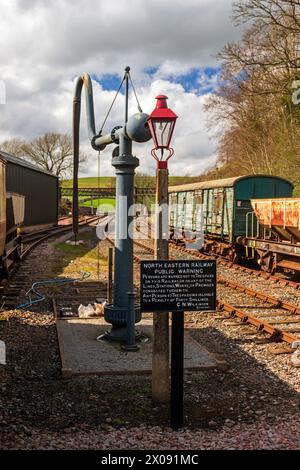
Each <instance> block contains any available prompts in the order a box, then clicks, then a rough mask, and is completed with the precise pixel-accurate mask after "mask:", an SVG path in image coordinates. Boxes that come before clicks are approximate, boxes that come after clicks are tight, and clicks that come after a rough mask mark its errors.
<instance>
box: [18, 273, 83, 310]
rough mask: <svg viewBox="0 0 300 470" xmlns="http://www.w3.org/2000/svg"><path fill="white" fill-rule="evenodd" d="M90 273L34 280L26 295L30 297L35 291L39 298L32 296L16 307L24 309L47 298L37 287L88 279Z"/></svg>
mask: <svg viewBox="0 0 300 470" xmlns="http://www.w3.org/2000/svg"><path fill="white" fill-rule="evenodd" d="M90 275H91V273H87V272H83V273H82V276H81V277H78V278H69V277H59V278H56V279H47V280H44V281H37V282H34V283H33V284H32V286H31V288H30V289H29V291H28V292H26V294H25V295H26V297H28V296H29V295H30V293H33V294H35V295H36V296H37V298H36V299H34V300H31V298H30V300H29V301H28V302H25V303H24V304H20V305H18V306H17V307H15V309H24V308H26V307H30V306H31V305H33V304H37V303H39V302H42V301H43V300H45V296H44V295H43V294H41V293H40V292H39V291H38V290H37V287H40V286H45V285H47V284H67V283H70V282H74V281H83V280H84V279H87V278H88V277H90Z"/></svg>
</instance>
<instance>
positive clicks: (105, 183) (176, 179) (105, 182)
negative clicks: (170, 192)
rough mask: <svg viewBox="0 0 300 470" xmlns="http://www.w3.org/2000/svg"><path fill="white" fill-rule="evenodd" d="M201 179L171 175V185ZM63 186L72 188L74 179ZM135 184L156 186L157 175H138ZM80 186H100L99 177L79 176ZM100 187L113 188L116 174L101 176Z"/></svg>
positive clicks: (63, 182)
mask: <svg viewBox="0 0 300 470" xmlns="http://www.w3.org/2000/svg"><path fill="white" fill-rule="evenodd" d="M196 181H199V177H197V176H169V185H170V186H173V185H176V184H184V183H194V182H196ZM61 184H62V187H63V188H71V187H72V184H73V180H64V181H62V182H61ZM135 185H136V186H138V187H145V186H150V187H154V186H155V176H142V175H137V176H136V177H135ZM78 186H79V188H98V178H97V177H89V178H79V179H78ZM99 186H100V188H111V187H115V186H116V179H115V177H114V176H101V177H100V184H99Z"/></svg>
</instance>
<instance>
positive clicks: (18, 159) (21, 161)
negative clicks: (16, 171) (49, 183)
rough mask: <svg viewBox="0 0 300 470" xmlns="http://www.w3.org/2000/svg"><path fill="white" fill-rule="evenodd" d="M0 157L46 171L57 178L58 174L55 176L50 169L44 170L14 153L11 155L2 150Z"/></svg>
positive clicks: (41, 171)
mask: <svg viewBox="0 0 300 470" xmlns="http://www.w3.org/2000/svg"><path fill="white" fill-rule="evenodd" d="M0 157H2V158H3V159H4V160H5V161H7V162H10V163H14V164H15V165H19V166H24V167H26V168H30V169H31V170H35V171H38V172H39V173H45V174H46V175H49V176H53V177H54V178H57V176H55V175H54V174H53V173H51V172H50V171H47V170H43V169H42V168H39V167H38V166H36V165H34V164H33V163H30V162H28V161H27V160H24V159H23V158H20V157H15V156H13V155H10V154H9V153H6V152H3V151H2V150H0Z"/></svg>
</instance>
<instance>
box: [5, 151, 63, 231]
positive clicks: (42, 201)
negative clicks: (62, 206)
mask: <svg viewBox="0 0 300 470" xmlns="http://www.w3.org/2000/svg"><path fill="white" fill-rule="evenodd" d="M0 156H1V158H2V159H3V160H4V161H5V162H6V191H7V192H11V193H17V194H20V195H23V196H25V217H24V225H23V227H24V228H30V229H33V228H38V227H44V226H50V225H55V224H57V222H58V202H59V180H58V177H57V176H55V175H53V174H52V173H50V172H49V171H46V170H42V169H41V168H38V167H37V166H35V165H33V164H32V163H29V162H27V161H26V160H24V159H22V158H19V157H14V156H13V155H10V154H8V153H6V152H3V151H0Z"/></svg>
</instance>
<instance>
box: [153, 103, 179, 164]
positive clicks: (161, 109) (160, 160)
mask: <svg viewBox="0 0 300 470" xmlns="http://www.w3.org/2000/svg"><path fill="white" fill-rule="evenodd" d="M167 99H168V97H167V96H166V95H158V96H157V97H156V100H157V102H156V107H155V109H154V110H153V111H152V113H151V114H150V116H149V118H148V121H147V122H148V125H149V129H150V132H151V136H152V139H153V142H154V145H155V147H154V148H153V149H152V150H151V155H152V157H153V158H155V160H156V162H157V167H158V168H159V169H167V168H168V163H167V162H168V160H169V159H170V158H171V157H172V155H173V154H174V150H173V149H172V148H171V147H170V143H171V139H172V135H173V132H174V127H175V124H176V119H177V117H178V116H177V115H176V114H175V113H174V112H173V111H172V110H171V109H170V108H168V105H167ZM159 150H160V156H158V155H157V152H158V151H159ZM165 151H167V152H169V154H168V156H167V158H165V159H164V152H165Z"/></svg>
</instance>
